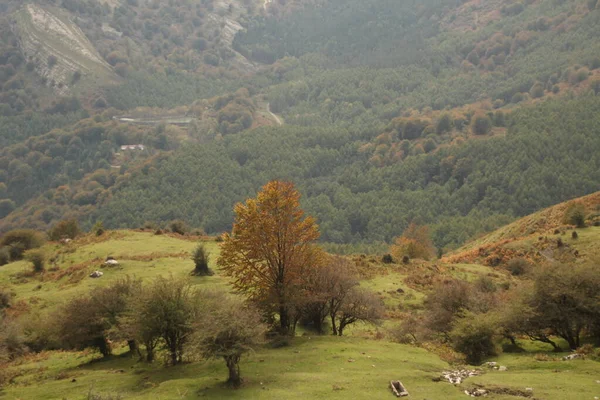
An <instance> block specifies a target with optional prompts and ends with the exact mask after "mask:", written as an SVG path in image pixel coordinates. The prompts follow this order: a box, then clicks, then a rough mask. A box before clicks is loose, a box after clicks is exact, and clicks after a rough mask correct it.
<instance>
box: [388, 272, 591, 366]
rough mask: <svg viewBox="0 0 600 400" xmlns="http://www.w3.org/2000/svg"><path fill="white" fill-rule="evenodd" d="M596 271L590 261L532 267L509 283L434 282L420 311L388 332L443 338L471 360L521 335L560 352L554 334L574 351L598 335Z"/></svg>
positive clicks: (412, 339) (411, 339)
mask: <svg viewBox="0 0 600 400" xmlns="http://www.w3.org/2000/svg"><path fill="white" fill-rule="evenodd" d="M518 264H522V262H521V261H519V263H518ZM530 268H533V267H531V266H529V265H528V266H527V269H530ZM599 272H600V269H599V267H598V266H597V265H593V264H589V265H562V264H554V265H550V266H547V267H537V269H535V270H534V271H531V272H529V273H530V274H531V276H532V279H531V280H522V281H519V282H516V283H513V284H512V285H511V287H510V288H509V287H507V286H506V285H502V286H500V285H497V284H496V283H495V282H494V281H492V280H491V279H490V278H487V277H482V278H480V279H479V280H477V281H475V282H473V283H468V282H464V281H459V280H446V281H442V282H438V283H436V284H435V285H434V287H433V288H432V291H431V292H430V294H429V295H428V296H427V297H426V299H425V302H424V308H425V310H424V312H423V313H414V314H412V315H411V316H409V317H408V318H406V319H405V320H404V321H403V323H402V324H401V325H400V326H398V327H397V328H396V329H395V330H393V331H392V333H393V336H394V337H395V339H396V340H398V341H401V342H407V343H419V342H427V341H436V342H441V343H444V344H446V345H448V346H450V347H452V348H453V349H454V350H456V351H458V352H460V353H462V354H463V355H464V356H465V359H466V361H467V362H469V363H472V364H478V363H480V362H481V361H482V360H484V359H485V358H486V357H489V356H492V355H495V354H496V352H497V351H498V348H499V344H500V342H501V341H503V340H508V341H509V342H510V344H511V346H512V347H513V348H518V347H519V340H520V339H523V338H526V339H529V340H533V341H539V342H542V343H546V344H548V345H550V346H552V348H553V349H554V350H555V351H562V350H564V348H562V347H561V345H560V342H559V341H558V340H557V338H559V339H562V340H564V341H565V342H566V343H567V344H568V346H569V348H570V349H572V350H575V349H577V348H579V347H580V346H581V345H582V344H583V343H584V339H586V340H593V341H598V340H600V331H599V330H598V323H597V321H598V320H599V318H600V297H599V296H598V293H600V278H599V276H600V274H599ZM517 275H520V274H517Z"/></svg>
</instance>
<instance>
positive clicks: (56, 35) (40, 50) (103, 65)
mask: <svg viewBox="0 0 600 400" xmlns="http://www.w3.org/2000/svg"><path fill="white" fill-rule="evenodd" d="M16 19H17V29H18V34H19V39H20V46H21V51H22V52H23V54H24V55H25V57H26V58H27V59H31V60H35V70H36V72H37V73H38V75H40V76H41V77H44V78H46V81H47V85H51V84H52V83H54V86H53V88H54V91H55V92H56V94H58V95H61V96H64V95H68V94H70V92H71V88H70V85H71V82H72V78H73V74H74V73H75V72H76V71H79V72H80V73H81V74H82V75H83V76H85V75H95V76H107V77H111V76H113V74H114V73H113V72H112V68H111V67H110V65H109V64H108V63H107V62H106V61H104V60H103V59H102V57H101V56H100V55H99V54H98V52H97V51H96V49H95V48H94V46H93V45H92V44H91V43H90V41H89V40H88V39H87V37H86V36H85V34H84V33H83V32H82V31H81V29H79V27H78V26H77V25H76V24H75V23H73V22H71V21H69V20H68V19H67V18H64V17H63V18H59V17H58V16H57V15H54V14H53V13H51V12H50V11H48V10H46V9H44V8H42V7H40V6H38V5H35V4H27V5H26V6H24V7H23V8H21V10H19V11H18V12H17V14H16ZM50 56H54V57H56V64H55V65H53V66H50V65H48V58H49V57H50Z"/></svg>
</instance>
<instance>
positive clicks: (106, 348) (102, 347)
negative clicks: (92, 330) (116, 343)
mask: <svg viewBox="0 0 600 400" xmlns="http://www.w3.org/2000/svg"><path fill="white" fill-rule="evenodd" d="M96 346H97V347H98V350H99V351H100V353H102V356H103V357H108V356H110V355H111V354H112V349H111V346H110V343H109V342H108V340H106V338H105V337H101V338H98V339H96Z"/></svg>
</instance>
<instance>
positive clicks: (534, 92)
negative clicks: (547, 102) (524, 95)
mask: <svg viewBox="0 0 600 400" xmlns="http://www.w3.org/2000/svg"><path fill="white" fill-rule="evenodd" d="M529 94H530V95H531V97H533V98H534V99H537V98H540V97H543V96H544V85H542V84H541V83H540V82H536V83H534V84H533V86H532V87H531V89H530V90H529Z"/></svg>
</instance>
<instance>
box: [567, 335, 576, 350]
mask: <svg viewBox="0 0 600 400" xmlns="http://www.w3.org/2000/svg"><path fill="white" fill-rule="evenodd" d="M565 336H566V337H565V338H564V339H565V340H566V341H567V343H569V349H571V350H575V349H577V348H578V347H579V343H578V342H579V338H576V337H574V336H573V335H565Z"/></svg>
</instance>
